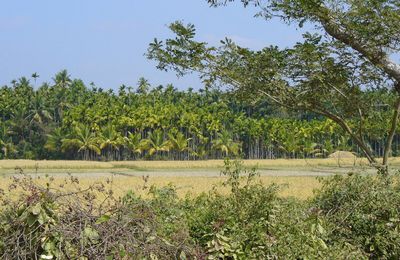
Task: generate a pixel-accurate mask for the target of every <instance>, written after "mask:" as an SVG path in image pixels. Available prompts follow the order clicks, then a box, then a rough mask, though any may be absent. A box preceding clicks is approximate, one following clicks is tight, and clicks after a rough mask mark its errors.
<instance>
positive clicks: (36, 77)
mask: <svg viewBox="0 0 400 260" xmlns="http://www.w3.org/2000/svg"><path fill="white" fill-rule="evenodd" d="M31 77H32V78H33V80H34V81H35V85H36V80H37V79H38V78H39V74H37V73H36V72H34V73H33V74H32V76H31Z"/></svg>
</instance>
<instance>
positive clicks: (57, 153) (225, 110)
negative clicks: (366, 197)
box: [0, 71, 398, 160]
mask: <svg viewBox="0 0 400 260" xmlns="http://www.w3.org/2000/svg"><path fill="white" fill-rule="evenodd" d="M37 77H38V75H37V74H33V75H32V79H28V78H25V77H22V78H20V79H18V80H14V81H12V82H11V86H3V87H2V88H1V89H0V116H1V125H0V130H1V131H0V147H1V154H0V156H1V158H26V159H85V160H128V159H129V160H131V159H173V160H195V159H215V158H223V157H225V156H227V155H242V156H243V157H244V158H255V159H258V158H299V157H300V158H302V157H316V156H321V157H324V156H327V155H329V154H330V153H332V152H334V151H335V150H349V151H353V152H356V153H357V152H358V150H357V147H356V146H355V145H353V144H352V143H351V140H350V138H348V137H347V136H346V135H345V134H343V132H342V130H341V129H340V127H338V126H336V125H335V124H334V123H333V122H332V121H330V120H326V119H322V118H318V117H316V116H314V115H312V114H301V113H297V114H293V113H289V112H287V111H285V110H283V109H281V108H277V107H276V106H274V105H272V104H270V103H268V102H267V101H263V102H257V103H256V104H253V103H252V102H245V101H239V100H237V99H236V98H234V97H233V96H231V95H230V94H228V93H226V92H223V91H220V90H214V89H213V90H202V89H201V90H199V91H193V90H192V89H189V90H187V91H178V90H177V89H175V88H174V87H173V86H172V85H167V86H158V87H151V86H150V84H149V83H148V82H147V81H146V80H145V79H140V80H139V82H138V85H137V86H135V87H129V86H124V85H123V86H121V87H120V88H119V90H118V91H117V93H114V91H112V90H103V89H101V88H98V87H96V86H95V85H94V84H90V86H89V87H88V86H85V84H84V83H83V82H82V81H81V80H79V79H72V78H71V77H70V76H69V74H68V73H67V71H61V72H59V73H58V74H56V75H55V77H54V78H53V82H52V83H44V84H42V85H41V86H38V87H37V86H35V82H36V78H37ZM365 95H380V96H381V97H384V98H390V93H388V92H386V91H380V92H378V91H375V92H369V93H365ZM381 100H382V99H381ZM377 107H378V111H377V113H378V114H382V117H381V118H382V120H381V122H376V121H374V123H373V124H372V123H371V124H368V121H367V123H366V124H365V126H364V129H365V130H366V131H365V133H368V134H369V136H365V138H367V139H368V140H369V143H370V145H371V147H372V148H373V150H374V152H375V153H376V154H377V155H378V156H379V155H380V154H381V153H382V152H383V151H382V147H383V146H382V143H381V140H382V138H383V137H384V136H382V135H383V134H384V133H385V131H384V129H385V128H386V127H387V125H388V123H387V122H386V121H385V118H388V117H387V116H383V115H384V114H385V107H384V106H377ZM397 139H398V138H397V137H396V139H395V142H394V145H393V148H394V153H397V150H398V149H397V148H398V140H397Z"/></svg>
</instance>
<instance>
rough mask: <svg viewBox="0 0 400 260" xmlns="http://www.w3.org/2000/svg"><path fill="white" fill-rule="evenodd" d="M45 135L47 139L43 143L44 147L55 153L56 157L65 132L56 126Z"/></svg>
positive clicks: (59, 151)
mask: <svg viewBox="0 0 400 260" xmlns="http://www.w3.org/2000/svg"><path fill="white" fill-rule="evenodd" d="M46 136H47V140H46V143H45V145H44V148H46V149H47V150H48V151H50V152H53V153H55V155H56V157H58V155H59V154H60V153H61V151H62V145H63V140H64V139H65V134H64V133H63V131H62V129H61V128H60V127H56V128H54V130H53V131H52V132H51V133H50V134H47V135H46Z"/></svg>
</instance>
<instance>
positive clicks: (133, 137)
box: [124, 132, 143, 155]
mask: <svg viewBox="0 0 400 260" xmlns="http://www.w3.org/2000/svg"><path fill="white" fill-rule="evenodd" d="M141 138H142V136H141V134H140V133H131V132H129V133H128V136H126V137H125V138H124V140H125V146H126V147H127V148H128V149H129V151H131V152H132V153H133V154H134V155H135V154H141V153H142V152H143V145H141Z"/></svg>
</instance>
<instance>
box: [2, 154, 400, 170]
mask: <svg viewBox="0 0 400 260" xmlns="http://www.w3.org/2000/svg"><path fill="white" fill-rule="evenodd" d="M390 163H391V164H392V165H397V166H400V157H395V158H391V159H390ZM244 165H245V166H248V167H253V166H258V168H260V169H263V168H271V167H316V166H326V167H338V166H347V167H349V166H367V165H368V163H367V161H366V160H365V159H363V158H361V159H360V158H357V159H351V158H342V159H337V158H325V159H290V160H288V159H273V160H244ZM222 166H223V160H203V161H116V162H92V161H47V160H43V161H34V160H0V173H1V171H5V170H14V169H15V167H20V168H22V169H31V170H32V169H40V170H45V169H53V170H54V169H64V170H65V169H66V170H68V169H81V170H84V169H116V168H117V169H121V168H127V169H136V170H141V169H208V168H217V167H222Z"/></svg>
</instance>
